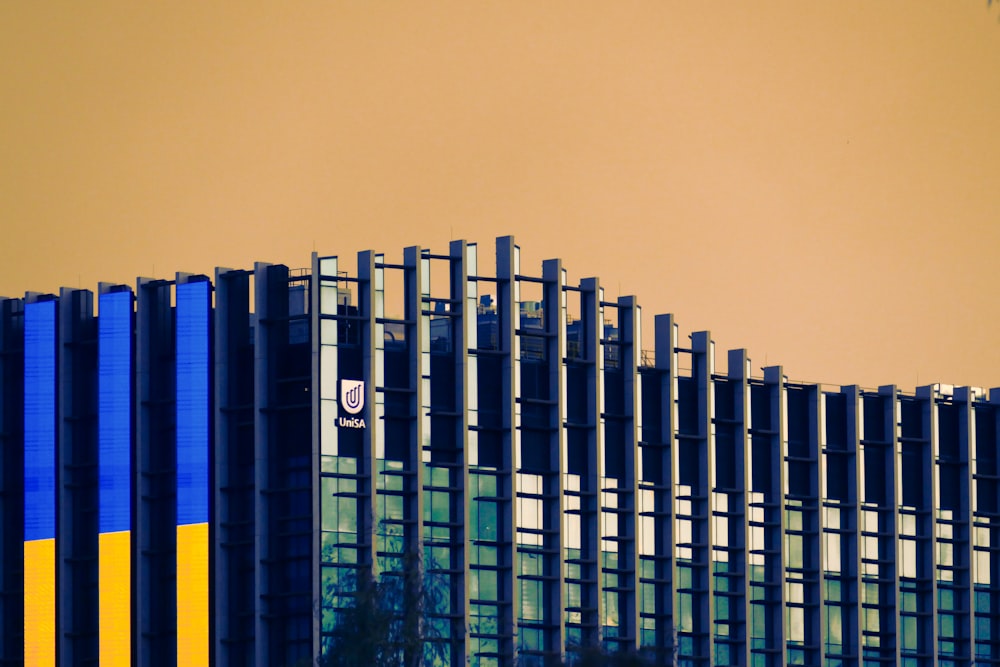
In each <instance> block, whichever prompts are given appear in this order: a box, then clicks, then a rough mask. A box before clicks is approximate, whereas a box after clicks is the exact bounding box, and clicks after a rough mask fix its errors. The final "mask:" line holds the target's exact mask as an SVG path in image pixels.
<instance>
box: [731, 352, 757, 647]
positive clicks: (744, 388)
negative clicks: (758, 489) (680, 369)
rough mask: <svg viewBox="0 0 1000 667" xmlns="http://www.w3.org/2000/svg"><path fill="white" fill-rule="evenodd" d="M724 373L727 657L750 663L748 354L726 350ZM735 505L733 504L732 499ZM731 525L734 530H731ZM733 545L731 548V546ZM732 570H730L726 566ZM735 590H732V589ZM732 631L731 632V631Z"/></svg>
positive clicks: (749, 424) (749, 422) (749, 423)
mask: <svg viewBox="0 0 1000 667" xmlns="http://www.w3.org/2000/svg"><path fill="white" fill-rule="evenodd" d="M726 374H727V376H728V379H729V386H730V387H731V388H732V392H733V420H734V421H735V422H736V423H735V424H734V426H733V431H734V433H733V435H734V440H735V442H734V443H733V445H734V449H735V450H736V457H735V461H734V465H735V466H736V470H735V472H734V479H735V482H736V486H737V491H736V493H729V506H728V510H727V511H728V513H729V514H730V516H729V520H728V522H727V523H728V524H729V535H728V536H727V542H728V544H729V547H730V568H732V559H733V557H734V556H735V557H736V559H737V561H736V564H737V567H738V568H739V570H740V574H741V575H742V576H740V577H739V578H738V579H736V580H735V582H736V585H735V587H734V586H733V583H734V579H733V578H732V577H731V578H730V579H729V581H730V586H729V592H735V593H737V596H736V597H735V598H733V597H731V598H729V619H730V626H729V636H730V639H732V640H737V642H738V643H737V642H734V643H733V644H730V651H731V653H732V654H735V655H730V659H731V660H733V661H734V662H736V663H737V664H741V665H748V664H750V641H749V639H750V638H749V633H748V632H747V619H748V618H750V596H749V591H750V585H749V581H748V574H749V573H748V572H747V562H748V556H749V548H748V545H747V537H748V535H749V534H750V532H749V521H750V508H749V493H750V451H751V448H750V434H749V431H750V427H751V420H750V415H751V413H750V384H749V383H750V357H749V356H748V355H747V351H746V350H744V349H738V350H729V354H728V358H727V373H726ZM734 500H735V501H736V502H737V503H738V504H737V505H736V506H734V505H733V501H734ZM734 527H735V529H734ZM734 547H735V549H734ZM730 572H732V569H730ZM734 588H735V589H736V590H733V589H734ZM734 630H735V632H734Z"/></svg>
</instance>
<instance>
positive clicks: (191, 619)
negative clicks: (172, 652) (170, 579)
mask: <svg viewBox="0 0 1000 667" xmlns="http://www.w3.org/2000/svg"><path fill="white" fill-rule="evenodd" d="M177 664H178V665H207V664H208V524H207V523H195V524H191V525H187V526H177Z"/></svg>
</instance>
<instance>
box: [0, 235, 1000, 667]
mask: <svg viewBox="0 0 1000 667" xmlns="http://www.w3.org/2000/svg"><path fill="white" fill-rule="evenodd" d="M487 254H488V255H489V256H490V258H489V261H484V260H485V257H486V255H487ZM494 258H495V262H494V261H493V260H494ZM0 305H2V306H3V307H2V309H0V318H2V322H0V334H2V335H0V351H2V352H3V355H2V358H0V364H2V368H0V371H2V373H0V376H2V378H3V387H2V389H3V391H2V393H0V408H2V409H0V424H2V426H3V428H2V433H0V436H2V442H3V446H4V457H3V461H4V462H5V467H4V469H3V471H2V473H3V474H2V477H0V479H2V483H3V485H4V486H3V489H4V493H3V495H2V496H0V502H2V503H3V507H0V518H2V521H3V526H2V528H3V530H2V531H0V536H2V542H3V544H2V545H0V546H2V550H0V555H2V557H3V558H4V561H3V562H4V568H3V576H2V577H0V582H2V585H3V591H2V594H3V595H2V598H0V599H2V601H3V605H4V607H3V608H4V610H5V611H4V618H3V619H2V621H3V623H4V626H3V627H4V629H5V631H4V632H3V637H2V638H0V642H2V643H0V657H2V658H3V659H4V660H7V661H8V662H13V663H18V662H22V661H23V662H24V663H25V664H41V665H45V664H56V662H57V658H58V661H59V662H70V663H84V662H87V661H88V660H93V661H97V660H99V661H100V662H101V663H102V664H104V663H106V664H131V663H133V662H134V663H135V664H143V665H145V664H151V665H154V664H155V665H158V664H161V663H163V664H227V665H228V664H232V665H252V664H258V665H296V664H309V663H311V662H313V661H315V660H320V661H321V664H322V661H324V660H332V659H333V658H335V657H336V655H337V652H338V651H340V650H342V647H343V646H344V645H343V643H342V642H343V641H344V638H345V637H347V638H351V634H350V633H351V631H352V625H351V624H352V623H355V622H356V620H357V616H356V614H354V613H353V611H354V610H355V609H357V607H358V605H360V604H363V603H364V602H365V596H366V595H368V594H369V592H370V591H371V590H379V591H381V592H382V593H388V596H387V597H386V598H385V600H387V601H383V602H380V604H382V606H383V608H382V609H381V611H383V612H385V613H387V614H388V618H389V621H388V627H389V628H390V629H389V630H388V632H389V634H390V636H391V638H392V639H391V640H390V643H389V644H388V646H389V649H388V650H389V652H390V653H391V654H392V655H393V656H395V659H397V660H399V661H404V660H406V661H408V660H411V659H415V660H417V661H418V662H421V663H422V664H424V665H435V666H438V667H444V666H446V665H455V666H458V665H473V666H475V667H504V666H508V665H515V664H517V665H521V666H522V667H525V666H537V667H543V666H546V667H547V666H548V665H550V664H554V662H555V661H559V660H564V661H566V662H568V663H570V664H580V663H583V662H584V658H585V657H586V654H587V651H589V650H590V649H600V650H602V651H605V652H610V653H620V654H632V653H636V654H640V655H641V656H643V657H645V658H648V660H649V661H650V663H651V664H671V663H675V664H679V665H691V666H693V665H705V666H707V665H753V666H758V665H759V666H766V665H783V664H803V665H823V666H824V667H841V666H844V665H858V666H861V665H890V664H893V665H894V664H900V665H912V666H914V667H916V666H917V665H932V664H944V665H971V664H973V662H975V664H1000V655H998V652H1000V555H998V554H1000V534H998V531H1000V523H998V517H1000V463H998V459H1000V457H998V455H997V447H998V430H1000V390H996V389H994V390H991V391H989V392H986V391H983V390H981V389H978V388H970V387H950V386H946V385H931V386H926V387H920V388H918V389H917V390H916V391H915V392H913V393H908V392H904V391H900V390H899V389H898V388H896V387H894V386H886V387H880V388H875V389H868V388H861V387H856V386H845V387H836V388H832V387H828V386H822V385H816V384H803V383H795V382H790V381H789V380H788V379H787V377H786V375H785V373H784V370H783V369H782V368H781V367H779V366H771V367H768V368H765V369H763V374H762V375H760V376H758V375H756V374H754V373H753V372H752V370H751V369H752V368H753V366H752V364H751V362H750V359H749V358H748V356H747V353H746V351H744V350H733V351H730V352H729V353H728V355H727V358H726V361H727V368H726V370H725V371H724V372H719V371H717V370H716V365H715V363H716V359H715V350H714V343H713V342H712V338H711V335H710V334H709V333H708V332H696V333H694V334H692V335H691V337H690V340H689V341H680V340H679V339H678V338H679V337H678V325H677V323H676V322H675V321H674V318H673V316H670V315H658V316H656V317H655V319H654V326H653V328H652V331H653V333H654V342H653V343H652V345H651V346H650V347H651V348H652V349H648V350H644V349H643V339H642V336H641V334H642V331H643V327H642V313H641V309H640V308H639V305H638V302H637V300H636V299H635V298H633V297H619V298H616V299H613V300H612V299H608V298H607V297H606V295H605V292H604V290H603V288H602V287H601V284H600V282H599V281H598V280H597V279H596V278H587V279H583V280H580V281H578V282H575V283H573V282H570V280H569V278H568V273H567V271H566V270H565V269H564V268H563V266H562V264H561V262H560V261H558V260H550V261H546V262H544V263H543V264H542V266H541V270H540V271H528V270H524V269H522V266H521V261H520V250H519V248H518V247H517V245H516V244H515V243H514V242H513V239H511V238H509V237H505V238H501V239H497V241H496V245H495V247H494V248H492V249H491V251H490V252H489V253H486V252H484V250H483V247H481V246H478V245H476V244H471V243H466V242H464V241H454V242H452V243H451V244H450V245H449V247H448V248H447V251H446V252H443V253H435V252H431V251H430V250H427V249H424V248H420V247H411V248H407V249H405V251H404V252H403V255H402V261H401V262H398V263H397V262H394V261H391V260H389V259H387V257H386V256H385V255H382V254H379V253H374V252H362V253H359V254H358V256H357V260H356V262H355V261H353V260H352V261H350V262H347V261H345V260H344V259H343V258H338V257H321V256H314V257H313V261H312V264H311V266H310V267H308V268H306V269H301V270H296V269H289V268H288V267H285V266H281V265H271V264H263V263H259V264H257V265H256V266H255V267H254V268H253V269H252V270H247V271H236V270H230V269H218V270H217V271H216V273H215V275H214V277H211V278H210V277H209V276H192V275H187V274H178V275H177V276H176V279H174V280H149V279H140V280H139V282H138V283H137V285H136V287H135V289H134V290H133V289H132V288H129V287H126V286H117V285H104V284H102V286H101V287H100V291H99V294H98V299H97V305H98V308H97V313H96V314H95V313H94V309H93V300H92V297H91V295H90V293H89V292H87V291H86V290H63V291H61V292H60V293H59V294H58V295H46V296H42V295H37V294H29V295H27V296H26V297H25V299H8V300H4V301H2V303H0ZM647 333H648V332H647ZM15 454H16V455H15ZM11 461H15V462H17V465H16V466H15V467H14V468H12V469H11V468H10V467H9V464H10V462H11ZM12 540H13V542H12ZM8 543H12V544H13V547H12V548H8V546H9V545H8ZM12 557H13V559H14V562H10V560H11V558H12ZM12 573H13V574H12ZM373 586H374V587H375V588H371V587H373ZM11 599H14V600H16V601H17V603H16V604H11V603H10V602H9V600H11ZM10 614H14V617H15V619H16V622H15V623H14V626H16V630H15V631H14V632H8V631H7V629H8V628H10V627H11V621H10ZM355 638H357V637H355ZM359 641H360V639H359Z"/></svg>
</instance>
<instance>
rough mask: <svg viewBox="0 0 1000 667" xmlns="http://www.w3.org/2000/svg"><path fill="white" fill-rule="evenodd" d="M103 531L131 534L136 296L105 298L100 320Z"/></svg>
mask: <svg viewBox="0 0 1000 667" xmlns="http://www.w3.org/2000/svg"><path fill="white" fill-rule="evenodd" d="M97 400H98V420H97V425H98V426H97V428H98V433H97V435H98V449H99V464H98V465H99V475H100V485H101V486H100V489H101V490H100V493H101V495H100V511H99V524H100V527H99V530H100V532H102V533H113V532H118V531H123V530H130V529H131V525H130V524H131V521H130V517H131V511H130V510H131V506H132V494H131V487H132V485H131V465H130V462H131V444H132V292H129V291H125V292H108V293H105V294H102V295H101V296H100V311H99V313H98V320H97Z"/></svg>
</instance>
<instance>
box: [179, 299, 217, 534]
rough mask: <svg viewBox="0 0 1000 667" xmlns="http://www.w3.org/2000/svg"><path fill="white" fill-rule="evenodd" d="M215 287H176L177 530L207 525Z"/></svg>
mask: <svg viewBox="0 0 1000 667" xmlns="http://www.w3.org/2000/svg"><path fill="white" fill-rule="evenodd" d="M210 314H211V284H210V283H208V282H207V281H201V282H191V283H182V284H179V285H177V310H176V315H177V525H178V526H184V525H188V524H193V523H206V522H207V521H208V471H209V467H208V466H209V461H208V452H209V441H210V430H209V429H210V428H211V420H210V418H209V416H210V412H209V410H210V405H211V403H210V393H209V389H210V382H209V378H210V377H211V375H210V370H211V369H210V368H209V362H210V354H209V352H210V347H209V346H210V337H209V334H210V331H209V324H210V319H209V318H210Z"/></svg>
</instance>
